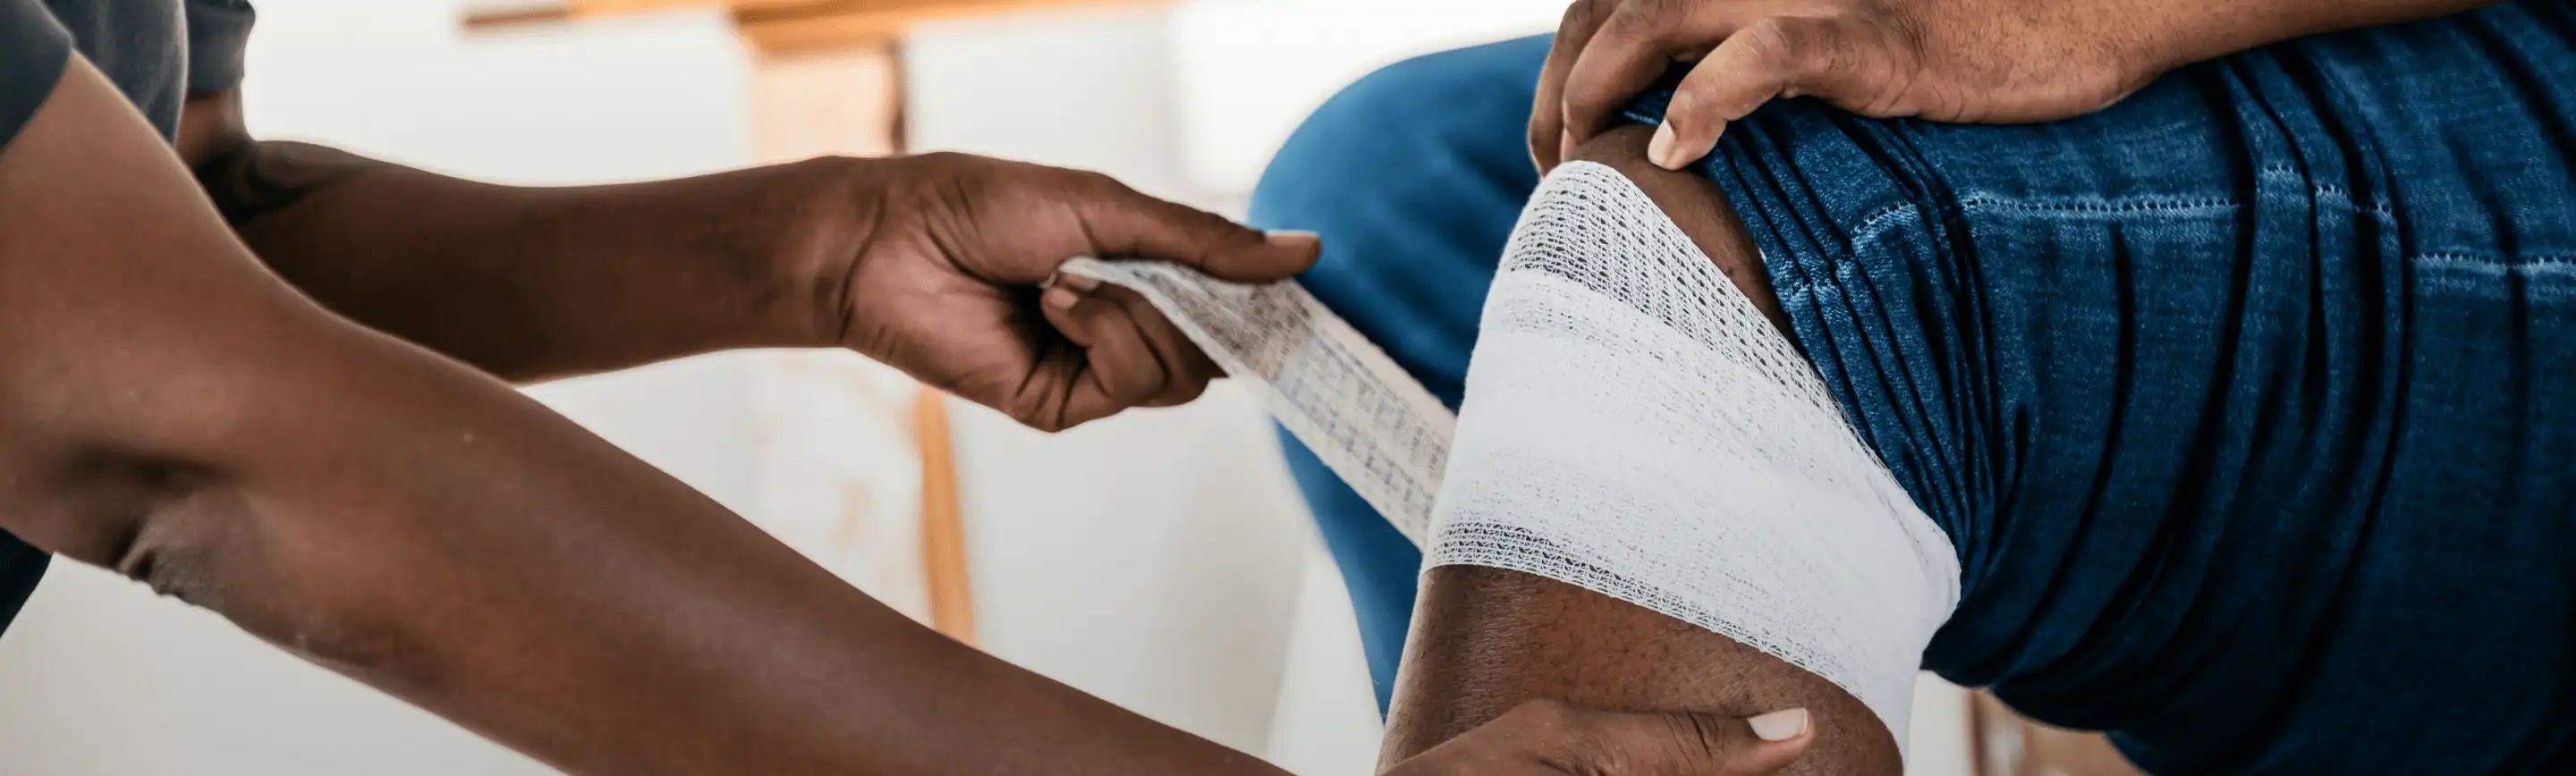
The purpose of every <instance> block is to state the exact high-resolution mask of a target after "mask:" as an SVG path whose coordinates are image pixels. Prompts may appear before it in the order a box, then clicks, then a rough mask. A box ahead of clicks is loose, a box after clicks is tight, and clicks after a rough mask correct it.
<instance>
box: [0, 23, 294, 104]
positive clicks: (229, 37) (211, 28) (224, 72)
mask: <svg viewBox="0 0 2576 776" xmlns="http://www.w3.org/2000/svg"><path fill="white" fill-rule="evenodd" d="M8 1H9V0H0V2H8ZM256 16H257V14H254V13H252V12H251V8H250V0H188V91H189V93H192V94H193V93H197V92H220V91H224V90H226V89H231V88H233V87H236V86H240V85H241V80H242V46H243V44H246V43H248V42H249V41H250V25H251V21H252V20H253V19H254V18H255V17H256Z"/></svg>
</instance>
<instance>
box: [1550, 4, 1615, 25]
mask: <svg viewBox="0 0 2576 776" xmlns="http://www.w3.org/2000/svg"><path fill="white" fill-rule="evenodd" d="M1614 2H1615V0H1574V2H1572V3H1568V4H1567V5H1566V6H1565V18H1563V19H1561V20H1559V21H1558V23H1557V31H1559V32H1573V31H1578V30H1582V29H1584V28H1587V27H1590V26H1592V23H1593V21H1594V20H1597V19H1600V18H1601V11H1602V6H1605V5H1611V4H1613V3H1614Z"/></svg>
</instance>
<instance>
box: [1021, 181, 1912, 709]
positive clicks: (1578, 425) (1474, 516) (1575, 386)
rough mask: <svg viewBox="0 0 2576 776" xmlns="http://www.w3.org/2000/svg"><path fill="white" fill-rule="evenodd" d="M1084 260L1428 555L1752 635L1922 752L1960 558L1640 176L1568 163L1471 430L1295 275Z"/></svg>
mask: <svg viewBox="0 0 2576 776" xmlns="http://www.w3.org/2000/svg"><path fill="white" fill-rule="evenodd" d="M1065 271H1066V272H1071V273H1076V274H1082V275H1087V276H1091V277H1095V278H1098V279H1101V280H1104V281H1107V282H1112V283H1117V284H1119V285H1122V286H1127V287H1129V288H1133V289H1135V290H1137V291H1138V292H1139V293H1141V294H1143V295H1144V296H1145V297H1146V298H1147V299H1148V300H1150V301H1152V302H1153V304H1154V305H1155V307H1156V308H1157V309H1160V310H1162V311H1163V313H1164V314H1165V315H1166V316H1168V317H1170V318H1171V319H1172V320H1173V322H1174V323H1175V324H1176V325H1178V326H1179V327H1180V328H1181V330H1182V332H1183V333H1184V334H1187V335H1188V336H1189V337H1190V339H1191V340H1192V341H1193V342H1196V343H1197V344H1198V345H1199V346H1200V348H1202V349H1204V350H1206V351H1207V352H1208V355H1209V357H1210V358H1211V359H1213V360H1215V361H1216V362H1217V364H1218V365H1219V366H1222V367H1224V368H1225V370H1226V372H1227V373H1228V374H1230V375H1232V376H1234V377H1235V378H1237V379H1239V380H1242V381H1244V382H1246V383H1248V384H1250V386H1251V387H1253V388H1254V389H1255V390H1256V391H1258V392H1259V393H1261V394H1262V395H1263V396H1264V398H1265V399H1266V401H1267V403H1268V405H1269V407H1270V409H1271V411H1272V413H1273V414H1274V415H1276V416H1278V417H1279V419H1280V422H1281V425H1283V426H1285V427H1287V428H1288V430H1289V433H1291V434H1295V435H1296V436H1297V438H1298V439H1299V440H1301V441H1304V442H1305V443H1306V444H1307V445H1308V446H1309V447H1311V448H1313V449H1314V450H1315V453H1316V455H1317V457H1319V458H1322V459H1323V461H1324V463H1325V464H1326V465H1327V466H1329V467H1331V468H1332V469H1333V471H1334V473H1336V474H1338V475H1340V476H1341V477H1342V479H1343V480H1344V481H1345V482H1347V483H1349V484H1350V485H1351V487H1352V489H1353V490H1355V491H1358V492H1359V494H1360V495H1361V497H1362V498H1364V499H1366V500H1367V501H1368V502H1369V504H1370V505H1371V506H1373V507H1376V508H1377V510H1378V512H1379V514H1382V515H1385V516H1386V517H1387V519H1388V520H1389V521H1391V522H1393V523H1395V524H1396V527H1397V528H1398V529H1400V530H1402V531H1404V533H1405V535H1406V536H1408V537H1412V538H1413V539H1414V541H1415V543H1416V544H1420V545H1423V546H1424V547H1425V554H1426V556H1427V563H1428V565H1433V566H1437V565H1448V564H1464V565H1477V566H1488V567H1493V568H1503V569H1510V570H1514V571H1520V572H1524V573H1529V574H1535V575H1538V576H1543V577H1547V578H1550V579H1555V580H1558V581H1561V582H1565V583H1567V584H1572V585H1575V586H1578V587H1583V588H1586V589H1589V590H1593V591H1595V592H1599V593H1602V594H1604V595H1608V596H1610V597H1613V598H1617V599H1619V600H1622V601H1627V602H1629V603H1633V604H1636V605H1639V606H1643V607H1646V608H1648V609H1652V610H1654V611H1656V612H1659V613H1662V614H1664V615H1667V616H1670V617H1673V618H1675V619H1679V620H1682V621H1684V622H1688V623H1690V624H1692V625H1695V626H1698V627H1701V628H1704V629H1707V630H1709V631H1711V632H1714V633H1717V634H1719V635H1722V636H1726V637H1727V638H1730V639H1734V640H1736V641H1738V642H1741V643H1743V644H1745V645H1747V646H1751V647H1753V648H1755V649H1759V650H1762V651H1763V652H1764V653H1766V654H1770V655H1772V656H1774V657H1778V658H1780V659H1782V660H1785V661H1787V662H1789V663H1790V664H1792V665H1796V666H1798V667H1799V668H1802V669H1805V670H1807V671H1810V672H1813V673H1815V674H1816V675H1818V676H1820V677H1823V678H1824V679H1826V680H1827V681H1831V682H1833V683H1834V684H1835V685H1836V686H1839V687H1842V688H1843V689H1844V690H1845V691H1847V692H1850V693H1851V694H1852V695H1853V696H1854V697H1856V698H1859V699H1860V700H1861V702H1862V703H1864V704H1866V705H1868V706H1869V708H1870V710H1871V711H1873V712H1875V713H1876V714H1877V715H1878V716H1879V719H1880V721H1881V722H1883V723H1885V724H1886V725H1887V728H1888V730H1889V731H1890V732H1891V733H1892V734H1893V735H1895V736H1896V739H1897V743H1898V746H1899V747H1900V748H1901V747H1903V746H1904V743H1905V731H1906V729H1907V728H1906V725H1907V717H1908V711H1909V710H1910V706H1911V702H1912V697H1913V684H1914V676H1915V673H1916V671H1917V668H1918V666H1919V665H1920V663H1921V661H1922V654H1923V648H1924V647H1925V646H1926V645H1927V644H1929V643H1930V641H1931V637H1932V632H1933V631H1934V630H1935V629H1937V628H1938V627H1939V626H1940V624H1941V622H1942V621H1943V620H1945V619H1947V618H1948V617H1949V614H1950V612H1951V610H1952V608H1953V607H1954V606H1955V605H1956V601H1957V597H1958V584H1959V570H1958V562H1957V556H1956V553H1955V551H1954V550H1953V549H1952V547H1951V545H1950V542H1949V539H1948V538H1947V537H1946V536H1944V535H1943V534H1942V533H1941V531H1940V529H1939V528H1938V527H1937V526H1935V525H1933V524H1932V522H1931V521H1930V520H1929V519H1927V518H1926V517H1925V516H1924V515H1923V513H1922V511H1921V510H1919V509H1917V508H1915V506H1914V504H1913V502H1912V501H1911V500H1910V499H1908V498H1907V496H1906V494H1905V492H1904V490H1903V489H1902V488H1901V487H1899V486H1898V485H1897V483H1896V481H1895V478H1894V477H1893V476H1891V475H1890V474H1889V473H1888V471H1887V468H1886V467H1885V466H1884V465H1882V464H1880V462H1879V461H1878V459H1877V458H1876V457H1875V456H1874V455H1873V454H1872V453H1871V452H1870V451H1869V449H1868V448H1867V447H1866V446H1865V445H1863V444H1862V442H1861V441H1860V439H1859V437H1858V436H1856V435H1855V434H1853V432H1852V430H1851V428H1850V426H1849V425H1848V424H1846V423H1845V422H1844V420H1843V416H1842V413H1841V411H1840V409H1839V408H1838V407H1837V406H1836V405H1835V403H1834V401H1833V398H1832V396H1831V395H1830V394H1828V393H1827V392H1826V390H1825V388H1824V386H1823V383H1822V382H1821V381H1820V380H1818V378H1817V377H1816V374H1815V372H1814V370H1813V368H1812V367H1810V366H1808V364H1807V362H1806V360H1805V359H1804V358H1802V357H1801V356H1799V355H1798V353H1797V350H1796V348H1795V347H1794V346H1793V345H1791V343H1790V342H1789V341H1788V340H1787V338H1785V337H1783V336H1781V335H1780V333H1779V332H1778V331H1777V330H1775V329H1773V328H1772V326H1771V323H1770V322H1769V320H1768V319H1765V318H1764V317H1763V316H1762V314H1761V313H1760V312H1759V311H1758V310H1756V309H1755V308H1754V307H1753V304H1752V302H1751V300H1749V299H1746V298H1745V297H1744V295H1743V293H1742V292H1741V291H1739V290H1737V289H1736V288H1735V285H1734V283H1733V282H1731V281H1729V280H1727V279H1726V277H1725V275H1724V274H1722V273H1720V272H1719V271H1718V269H1717V266H1716V264H1715V263H1714V262H1712V261H1710V260H1709V258H1708V257H1707V256H1706V255H1705V254H1703V253H1702V252H1700V250H1699V248H1698V246H1697V245H1695V244H1693V243H1692V242H1691V241H1690V239H1689V237H1688V236H1687V235H1684V234H1683V233H1682V232H1681V230H1680V228H1679V227H1677V226H1675V225H1674V224H1673V223H1672V221H1671V219H1670V218H1668V217H1666V216H1665V215H1664V214H1663V211H1662V210H1661V209H1660V208H1657V207H1656V206H1655V204H1654V202H1653V201H1652V200H1650V199H1648V198H1647V197H1646V195H1645V193H1644V192H1643V191H1640V190H1638V189H1637V187H1636V185H1635V184H1633V183H1631V182H1629V181H1628V179H1627V178H1626V177H1624V176H1622V175H1620V174H1619V173H1618V172H1617V171H1615V170H1612V169H1610V168H1608V167H1605V166H1602V165H1599V164H1593V163H1588V162H1574V163H1568V164H1566V165H1563V166H1560V167H1558V168H1557V170H1556V171H1555V172H1554V173H1552V174H1550V175H1549V176H1548V178H1547V180H1546V181H1544V182H1542V183H1541V185H1540V186H1539V189H1538V192H1537V193H1536V194H1535V195H1534V196H1533V198H1532V200H1531V202H1530V205H1529V208H1528V209H1527V210H1526V211H1524V212H1523V214H1522V216H1521V222H1520V225H1519V226H1518V227H1517V228H1516V229H1514V231H1513V235H1512V239H1511V242H1510V243H1509V246H1508V247H1507V248H1506V249H1505V255H1504V257H1503V262H1502V266H1501V269H1500V271H1499V273H1498V274H1497V276H1496V278H1495V281H1494V286H1493V290H1492V293H1491V294H1490V295H1489V296H1488V297H1487V300H1486V303H1485V313H1484V322H1483V329H1482V331H1481V332H1480V333H1479V335H1478V341H1477V344H1476V352H1475V357H1474V358H1473V359H1472V360H1471V362H1470V364H1469V367H1468V378H1467V380H1468V382H1467V402H1466V404H1465V407H1464V410H1463V413H1462V414H1460V415H1459V416H1457V417H1456V418H1455V420H1454V421H1453V420H1452V418H1451V416H1450V414H1449V413H1448V412H1447V410H1446V409H1445V408H1444V407H1442V406H1441V405H1440V404H1439V402H1438V401H1436V400H1434V399H1433V398H1432V396H1431V395H1430V393H1429V392H1428V391H1425V390H1423V389H1422V387H1421V385H1420V384H1419V383H1417V382H1415V381H1414V380H1412V379H1411V377H1409V376H1408V375H1406V374H1404V372H1403V371H1402V370H1401V369H1399V368H1397V367H1396V366H1395V364H1394V363H1393V362H1392V361H1391V360H1389V359H1387V358H1386V356H1385V355H1384V354H1383V353H1381V352H1380V351H1378V350H1377V349H1376V348H1375V347H1374V346H1371V345H1369V344H1368V342H1367V341H1366V340H1364V339H1362V338H1361V337H1360V336H1359V335H1358V333H1357V332H1355V331H1353V330H1352V329H1351V328H1350V327H1349V326H1348V325H1347V324H1344V323H1343V322H1342V321H1341V320H1340V319H1339V318H1337V317H1335V316H1333V314H1332V313H1331V312H1330V311H1328V310H1326V309H1324V308H1323V306H1322V305H1321V304H1320V303H1318V302H1317V301H1316V300H1315V299H1314V297H1312V296H1311V295H1309V294H1307V293H1306V292H1305V291H1304V290H1303V289H1301V288H1299V287H1297V286H1296V284H1294V283H1280V284H1276V285H1271V286H1262V287H1250V286H1242V285H1237V284H1231V283H1223V282H1219V281H1215V280H1211V279H1208V278H1206V277H1205V276H1202V275H1198V274H1197V273H1194V272H1191V271H1188V270H1185V269H1182V268H1179V267H1175V266H1172V265H1167V264H1158V263H1148V262H1101V261H1095V260H1090V259H1082V260H1077V261H1075V262H1073V263H1070V264H1067V265H1066V266H1065ZM1453 429H1454V434H1453V433H1452V432H1453ZM1444 475H1445V476H1444ZM1433 494H1437V499H1436V500H1435V499H1434V498H1432V495H1433ZM1425 526H1428V527H1429V530H1428V531H1427V532H1426V531H1425V530H1424V527H1425Z"/></svg>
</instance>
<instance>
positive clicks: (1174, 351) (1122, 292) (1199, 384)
mask: <svg viewBox="0 0 2576 776" xmlns="http://www.w3.org/2000/svg"><path fill="white" fill-rule="evenodd" d="M1091 296H1092V298H1093V299H1097V300H1100V301H1103V302H1108V303H1111V304H1114V305H1116V306H1117V307H1118V309H1119V310H1120V311H1122V314H1124V315H1125V316H1126V317H1127V320H1128V321H1130V322H1132V323H1133V324H1134V326H1135V328H1136V332H1137V333H1138V334H1139V335H1142V336H1143V338H1144V342H1145V349H1146V350H1147V351H1148V352H1150V353H1152V354H1153V356H1154V360H1155V361H1157V362H1159V363H1160V364H1161V365H1162V368H1163V376H1164V377H1163V385H1162V388H1161V389H1160V390H1158V391H1156V392H1155V394H1154V396H1153V397H1151V398H1148V399H1146V400H1144V401H1142V402H1139V404H1138V406H1144V407H1171V406H1177V405H1181V404H1188V403H1190V402H1191V401H1192V400H1194V399H1197V398H1198V397H1199V395H1200V394H1202V393H1205V392H1206V391H1207V384H1208V381H1210V380H1214V379H1216V378H1219V377H1223V376H1225V373H1224V370H1221V369H1218V368H1217V365H1216V362H1215V361H1212V360H1209V359H1208V357H1207V353H1205V352H1204V351H1201V350H1199V346H1198V344H1197V343H1194V342H1191V341H1190V338H1189V335H1187V334H1183V333H1181V328H1180V327H1179V326H1175V325H1173V324H1172V321H1171V319H1169V318H1165V317H1163V311H1161V310H1158V309H1155V307H1154V304H1153V303H1152V302H1150V301H1147V300H1146V299H1145V296H1144V295H1143V294H1139V293H1136V292H1135V291H1132V290H1129V289H1127V288H1124V287H1121V286H1117V285H1102V286H1101V287H1100V289H1099V290H1097V291H1094V292H1092V295H1091Z"/></svg>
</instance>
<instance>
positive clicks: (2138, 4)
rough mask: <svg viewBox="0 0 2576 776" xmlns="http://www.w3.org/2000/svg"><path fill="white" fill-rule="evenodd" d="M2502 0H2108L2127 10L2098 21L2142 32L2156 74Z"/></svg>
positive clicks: (2492, 3)
mask: <svg viewBox="0 0 2576 776" xmlns="http://www.w3.org/2000/svg"><path fill="white" fill-rule="evenodd" d="M2501 1H2502V0H2191V2H2181V3H2176V2H2169V1H2168V0H2114V2H2117V3H2119V4H2121V5H2125V6H2129V7H2128V8H2127V9H2125V10H2122V11H2118V12H2114V13H2109V14H2105V15H2104V19H2105V20H2106V21H2109V22H2111V23H2112V24H2114V25H2116V26H2118V27H2121V28H2125V29H2128V30H2130V31H2132V33H2133V34H2139V35H2144V36H2146V40H2144V41H2143V43H2144V48H2145V50H2146V51H2149V52H2151V53H2150V54H2149V56H2151V57H2152V58H2153V62H2152V63H2151V67H2152V69H2153V70H2154V71H2156V72H2161V71H2163V70H2168V69H2172V68H2175V67H2180V66H2182V65H2185V64H2189V63H2192V62H2198V61H2201V60H2205V59H2212V58H2216V57H2221V56H2226V55H2228V54H2233V53H2236V52H2239V51H2244V50H2247V49H2252V48H2257V47H2261V46H2266V45H2270V44H2273V43H2279V42H2281V41H2285V40H2290V39H2292V38H2299V37H2304V36H2308V35H2319V34H2324V33H2329V32H2341V31H2344V30H2355V29H2361V28H2364V27H2377V26H2382V25H2389V24H2400V23H2404V22H2410V21H2416V20H2419V19H2430V18H2433V17H2436V16H2443V15H2447V14H2452V13H2458V12H2461V11H2467V10H2472V9H2476V8H2482V7H2485V6H2490V5H2496V4H2498V3H2499V2H2501ZM2140 22H2148V23H2145V24H2141V23H2140Z"/></svg>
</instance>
